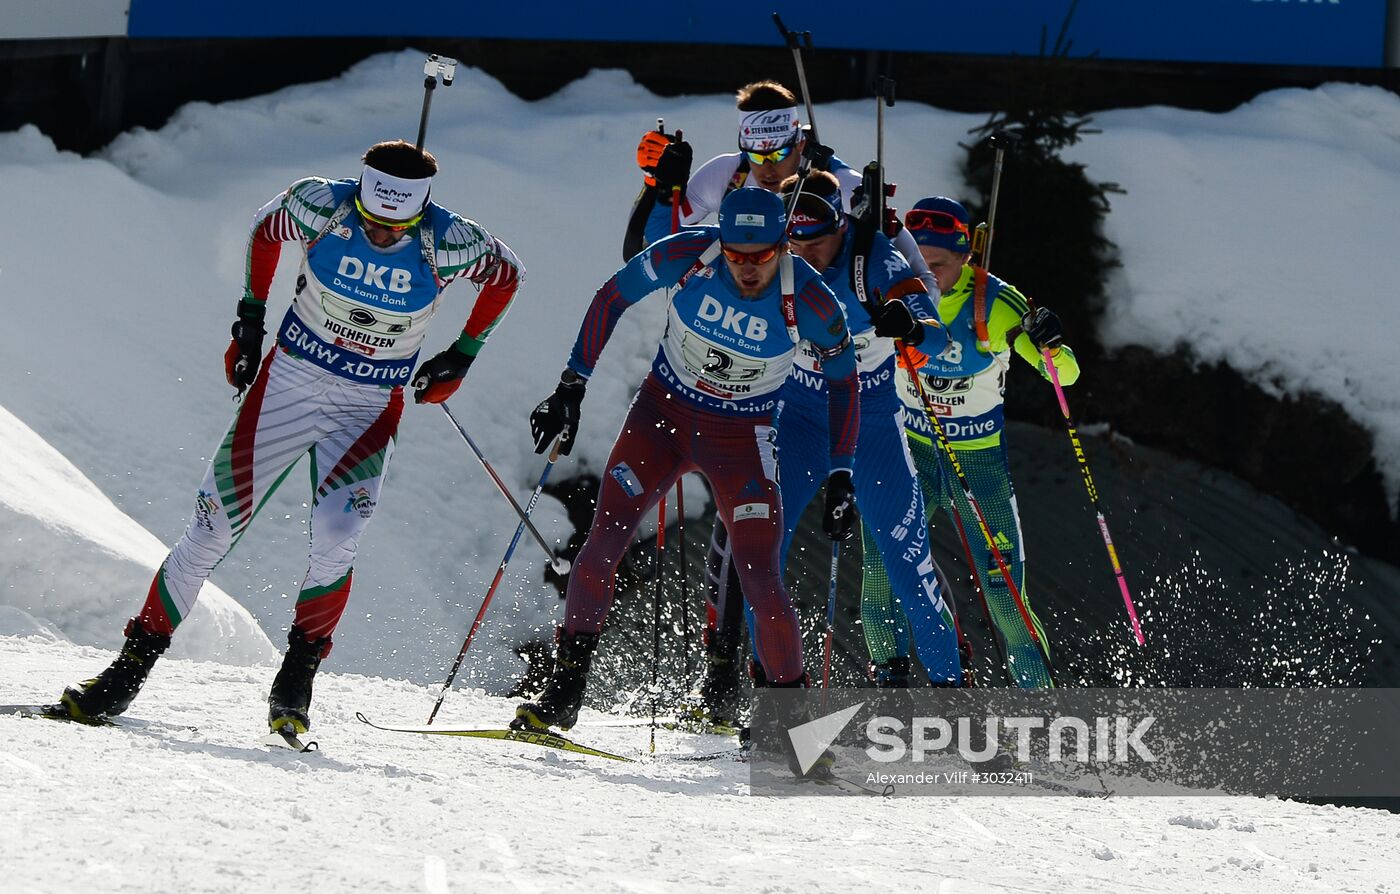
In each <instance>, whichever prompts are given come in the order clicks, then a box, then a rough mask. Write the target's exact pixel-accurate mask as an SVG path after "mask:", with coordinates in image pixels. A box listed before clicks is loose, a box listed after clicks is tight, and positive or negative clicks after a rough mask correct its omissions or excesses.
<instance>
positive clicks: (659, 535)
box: [650, 493, 666, 754]
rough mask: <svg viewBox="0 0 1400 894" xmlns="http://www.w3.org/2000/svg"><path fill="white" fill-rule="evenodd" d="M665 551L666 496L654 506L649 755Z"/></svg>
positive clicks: (653, 749) (658, 673) (653, 732)
mask: <svg viewBox="0 0 1400 894" xmlns="http://www.w3.org/2000/svg"><path fill="white" fill-rule="evenodd" d="M665 549H666V495H665V493H662V495H661V502H660V503H658V504H656V567H655V568H654V569H653V571H652V574H653V576H654V577H655V579H656V590H655V591H654V592H653V593H652V597H651V746H650V753H651V754H655V753H656V702H657V700H658V696H659V695H660V679H661V577H662V568H661V560H662V558H663V555H664V551H665Z"/></svg>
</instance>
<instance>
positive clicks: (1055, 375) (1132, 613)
mask: <svg viewBox="0 0 1400 894" xmlns="http://www.w3.org/2000/svg"><path fill="white" fill-rule="evenodd" d="M1041 353H1042V355H1043V356H1044V357H1045V369H1046V371H1047V372H1049V373H1050V384H1052V385H1054V386H1055V397H1056V399H1057V400H1058V401H1059V402H1060V414H1061V415H1062V416H1063V417H1064V420H1065V430H1066V431H1067V432H1069V442H1070V445H1071V446H1072V447H1074V458H1075V460H1076V461H1077V462H1078V463H1079V472H1080V474H1081V475H1082V476H1083V478H1084V487H1085V489H1086V490H1088V491H1089V503H1090V505H1092V506H1093V507H1094V518H1095V519H1097V521H1098V523H1099V534H1100V535H1102V536H1103V546H1104V549H1105V550H1106V551H1107V552H1108V561H1109V564H1110V565H1112V566H1113V576H1114V578H1116V579H1117V581H1118V591H1119V593H1121V594H1122V596H1123V607H1124V608H1125V609H1126V610H1127V612H1128V620H1129V621H1130V622H1131V623H1132V625H1133V637H1134V638H1135V639H1136V640H1137V644H1138V645H1139V646H1145V645H1147V640H1146V639H1144V638H1143V635H1142V625H1141V624H1139V623H1138V616H1137V607H1136V606H1134V605H1133V597H1132V595H1131V594H1130V593H1129V592H1128V581H1127V579H1126V578H1124V576H1123V566H1122V565H1121V564H1119V562H1118V550H1116V549H1114V547H1113V536H1112V535H1111V534H1109V533H1108V520H1107V519H1106V518H1104V514H1103V507H1102V506H1101V505H1100V504H1099V491H1098V488H1097V487H1095V486H1094V475H1093V473H1092V472H1090V471H1089V459H1088V457H1086V456H1085V455H1084V445H1083V444H1081V443H1080V442H1079V432H1077V431H1076V430H1075V428H1074V422H1073V421H1071V419H1070V415H1069V402H1068V401H1066V400H1065V389H1064V386H1062V385H1061V384H1060V373H1059V371H1058V370H1056V369H1055V360H1054V358H1053V357H1051V356H1050V349H1049V348H1042V349H1041Z"/></svg>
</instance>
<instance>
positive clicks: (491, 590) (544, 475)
mask: <svg viewBox="0 0 1400 894" xmlns="http://www.w3.org/2000/svg"><path fill="white" fill-rule="evenodd" d="M561 440H562V439H560V438H556V439H555V440H554V449H553V450H551V451H550V452H549V462H547V463H545V464H544V471H543V472H541V473H540V480H539V483H538V484H536V485H535V492H534V493H532V494H530V502H528V503H526V504H525V514H526V515H527V516H528V515H529V514H530V513H531V512H534V511H535V504H536V503H538V502H539V501H540V494H541V493H542V492H543V491H544V483H545V482H546V481H548V480H549V473H550V472H551V471H552V470H553V469H554V463H555V462H556V461H557V460H558V459H559V444H560V442H561ZM525 524H526V521H525V519H521V520H520V524H518V525H516V526H515V534H514V536H512V537H511V538H510V545H509V546H507V547H506V554H505V555H504V556H502V557H501V564H500V566H499V567H497V568H496V576H495V577H494V578H493V579H492V580H491V586H490V587H488V588H487V589H486V598H485V599H483V600H481V608H479V609H477V612H476V618H475V619H474V620H473V621H472V626H471V629H470V630H468V631H467V638H466V639H465V640H463V641H462V648H461V651H459V652H458V653H457V659H456V660H455V661H453V662H452V669H451V670H450V671H448V672H447V682H445V683H443V684H442V691H441V692H439V693H438V697H437V701H436V702H434V703H433V710H432V713H430V714H429V715H428V723H429V724H431V723H432V722H433V718H434V717H436V716H437V713H438V709H439V708H441V707H442V700H443V699H444V698H446V697H447V691H448V690H449V689H451V688H452V681H453V680H455V679H457V671H458V670H460V669H461V667H462V659H463V658H465V657H466V655H467V650H468V649H470V648H471V646H472V640H473V639H474V638H475V637H476V631H477V630H478V629H480V627H481V620H482V619H483V618H485V617H486V609H487V608H488V607H489V606H490V605H491V600H492V598H494V597H495V595H496V588H497V587H498V586H500V585H501V578H503V577H505V574H506V566H507V565H509V564H510V557H511V556H513V555H515V547H516V545H517V544H518V543H520V535H521V534H523V533H525Z"/></svg>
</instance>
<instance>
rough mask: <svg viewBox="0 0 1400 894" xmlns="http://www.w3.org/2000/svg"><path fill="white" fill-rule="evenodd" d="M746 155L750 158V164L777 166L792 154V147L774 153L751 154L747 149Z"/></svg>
mask: <svg viewBox="0 0 1400 894" xmlns="http://www.w3.org/2000/svg"><path fill="white" fill-rule="evenodd" d="M744 154H745V155H747V156H748V158H749V164H754V165H775V164H777V163H778V162H780V161H782V160H783V159H785V158H787V157H788V156H789V155H791V154H792V147H791V146H784V147H783V148H781V149H774V150H773V151H772V152H750V151H749V150H747V149H745V150H744Z"/></svg>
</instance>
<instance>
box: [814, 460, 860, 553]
mask: <svg viewBox="0 0 1400 894" xmlns="http://www.w3.org/2000/svg"><path fill="white" fill-rule="evenodd" d="M856 518H857V516H856V488H855V485H854V484H852V483H851V473H850V472H847V471H846V470H845V469H838V470H836V471H835V472H832V473H831V474H830V475H828V476H827V478H826V511H825V512H824V513H823V514H822V530H823V531H825V532H826V536H828V537H830V538H831V539H832V540H839V541H843V542H844V541H846V540H850V539H851V535H852V534H854V533H855V530H856Z"/></svg>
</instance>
